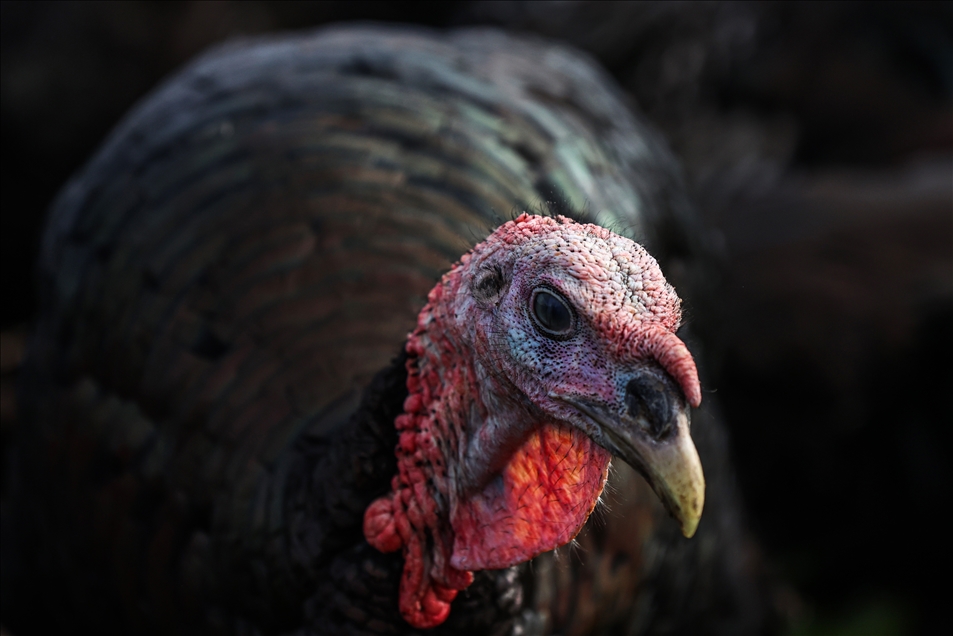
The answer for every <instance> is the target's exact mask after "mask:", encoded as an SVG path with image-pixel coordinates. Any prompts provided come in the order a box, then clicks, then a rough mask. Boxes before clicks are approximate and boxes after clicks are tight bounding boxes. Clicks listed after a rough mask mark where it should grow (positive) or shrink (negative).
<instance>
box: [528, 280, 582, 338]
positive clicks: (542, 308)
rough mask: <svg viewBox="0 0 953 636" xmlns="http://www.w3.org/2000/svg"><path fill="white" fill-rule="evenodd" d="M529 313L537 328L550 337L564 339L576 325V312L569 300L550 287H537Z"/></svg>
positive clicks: (531, 299)
mask: <svg viewBox="0 0 953 636" xmlns="http://www.w3.org/2000/svg"><path fill="white" fill-rule="evenodd" d="M529 314H530V316H531V317H532V319H533V324H534V325H535V326H536V329H537V330H538V331H539V332H540V333H541V334H543V335H544V336H546V337H548V338H553V339H555V340H563V339H565V338H568V337H569V336H570V335H572V332H573V331H574V330H575V327H576V314H575V312H574V311H573V309H572V305H570V304H569V301H568V300H566V298H565V297H564V296H563V295H562V294H560V293H559V292H557V291H555V290H553V289H550V288H549V287H537V288H536V289H534V290H533V293H532V295H531V296H530V299H529Z"/></svg>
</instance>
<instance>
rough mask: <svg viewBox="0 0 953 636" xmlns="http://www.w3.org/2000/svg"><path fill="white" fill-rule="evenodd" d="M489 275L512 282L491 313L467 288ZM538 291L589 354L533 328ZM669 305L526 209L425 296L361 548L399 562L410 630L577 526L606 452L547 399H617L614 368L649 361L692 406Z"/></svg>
mask: <svg viewBox="0 0 953 636" xmlns="http://www.w3.org/2000/svg"><path fill="white" fill-rule="evenodd" d="M493 268H496V269H495V270H494V269H493ZM487 271H501V272H508V273H510V277H509V279H508V284H507V285H506V287H505V289H503V290H502V291H501V293H500V298H499V299H497V300H496V301H495V304H492V303H491V304H488V303H486V302H484V303H483V304H482V305H481V303H480V301H478V300H475V298H474V296H475V294H474V293H473V291H472V290H471V288H470V285H471V284H472V282H473V281H474V280H475V279H477V278H478V277H479V276H481V275H482V274H484V273H485V272H487ZM541 284H542V285H545V286H548V287H550V288H554V289H559V290H560V293H563V294H564V295H565V296H566V298H567V299H569V300H570V302H572V303H573V306H575V307H577V308H578V310H579V312H580V314H584V315H583V316H582V317H581V318H580V322H582V320H585V327H584V328H583V327H580V333H582V334H583V335H582V336H580V337H579V338H578V340H579V341H580V342H582V343H583V346H584V348H580V345H579V344H578V343H577V344H573V343H569V344H566V345H560V344H558V343H555V342H553V341H552V340H551V339H547V338H544V337H542V336H540V335H539V334H538V333H537V332H536V331H534V330H533V328H532V327H531V325H530V324H529V320H528V318H527V315H526V310H525V305H526V300H525V299H526V298H527V297H528V294H530V293H531V291H532V288H533V286H537V287H538V286H539V285H541ZM679 306H680V301H679V299H678V297H677V296H676V295H675V292H674V290H673V289H672V288H671V286H670V285H668V283H667V282H665V279H664V278H663V277H662V274H661V271H660V270H659V268H658V265H657V263H656V262H655V260H654V259H652V257H651V256H649V255H648V253H647V252H645V250H644V249H642V248H641V247H640V246H638V245H637V244H635V243H634V242H632V241H630V240H628V239H625V238H622V237H619V236H617V235H615V234H612V233H611V232H609V231H608V230H606V229H604V228H601V227H598V226H594V225H582V224H576V223H573V222H572V221H570V220H568V219H564V218H562V217H558V218H557V219H552V218H548V217H539V216H530V215H527V214H524V215H522V216H520V217H519V218H517V219H515V220H514V221H511V222H509V223H506V224H505V225H503V226H501V227H500V228H498V229H497V230H496V231H495V232H494V233H493V234H492V235H491V236H490V237H488V238H487V240H486V241H484V242H483V243H481V244H480V245H478V246H476V247H475V248H474V249H473V250H472V251H471V252H470V253H469V254H467V255H464V257H463V258H461V260H460V262H459V263H458V264H457V265H455V266H454V267H453V269H452V270H451V271H450V272H449V273H448V274H447V275H445V276H444V277H443V279H442V280H441V282H440V283H439V284H438V285H437V286H436V287H435V288H434V289H433V290H432V291H431V292H430V295H429V297H428V303H427V305H426V306H425V307H424V308H423V310H422V311H421V312H420V315H419V317H418V323H417V328H416V329H415V330H414V332H413V333H412V334H411V335H410V336H409V338H408V341H407V353H408V354H409V357H408V361H407V369H408V372H409V375H408V379H407V388H408V392H409V396H408V398H407V400H406V401H405V403H404V413H403V414H402V415H400V416H399V417H398V418H397V420H396V422H395V426H396V428H397V430H398V432H399V435H400V438H399V443H398V446H397V449H396V451H395V452H396V455H397V465H398V473H397V475H395V476H394V478H393V480H392V482H391V488H392V491H391V492H390V493H389V494H388V495H386V496H385V497H381V498H380V499H377V500H376V501H374V502H373V503H372V504H371V505H370V506H369V507H368V508H367V511H366V513H365V516H364V535H365V537H366V539H367V541H368V543H370V544H371V545H372V546H374V547H375V548H377V549H378V550H381V551H382V552H393V551H396V550H397V549H401V548H402V549H403V551H404V573H403V577H402V579H401V585H400V611H401V614H402V615H403V617H404V618H405V620H407V622H408V623H410V624H411V625H413V626H414V627H417V628H428V627H434V626H436V625H439V624H440V623H442V622H443V621H444V620H446V618H447V615H448V614H449V612H450V603H451V601H452V600H453V599H454V597H455V596H456V594H457V592H458V591H459V590H462V589H465V588H466V587H467V586H468V585H469V584H470V583H471V582H472V580H473V574H472V572H473V571H474V570H480V569H498V568H505V567H509V566H511V565H515V564H517V563H521V562H523V561H526V560H529V559H531V558H533V557H535V556H536V555H538V554H541V553H542V552H546V551H548V550H552V549H554V548H556V547H558V546H560V545H563V544H565V543H567V542H569V541H570V540H571V539H572V538H573V537H574V536H575V535H576V534H577V533H578V532H579V530H580V529H581V528H582V526H583V524H584V523H585V522H586V519H587V518H588V516H589V514H590V512H591V511H592V509H593V507H594V506H595V504H596V502H597V501H598V498H599V495H600V494H601V492H602V488H603V486H604V484H605V480H606V475H607V470H608V465H609V460H610V455H609V453H608V452H607V451H606V450H604V449H603V448H602V447H600V446H599V445H597V444H596V443H595V442H593V441H592V440H591V438H590V437H589V436H588V435H587V434H586V433H585V432H584V431H582V430H580V429H579V428H577V427H576V426H573V425H570V424H569V423H568V422H567V421H566V419H565V418H564V417H561V415H562V413H563V411H562V409H563V408H564V405H562V404H561V403H559V404H557V403H556V402H554V401H553V399H552V396H553V395H554V394H556V393H559V392H560V391H563V390H565V389H566V388H567V387H569V388H570V389H573V390H574V391H588V392H589V393H590V394H592V395H594V396H598V397H601V398H603V399H605V400H611V399H612V398H613V397H614V393H615V392H617V391H619V390H623V389H620V388H619V386H617V385H618V382H615V381H614V378H615V377H616V376H615V375H613V374H614V373H615V369H616V368H617V367H619V368H622V367H625V366H626V365H631V364H634V363H636V362H638V361H644V360H654V361H655V362H656V363H658V364H659V365H661V366H662V368H664V369H665V370H666V371H667V372H668V373H669V374H670V375H671V376H672V377H673V378H674V379H675V380H676V382H678V383H679V385H680V386H681V387H682V390H683V391H684V393H685V396H686V398H687V400H688V402H689V403H690V404H692V405H693V406H698V404H699V403H700V401H701V390H700V387H699V384H698V374H697V371H696V369H695V364H694V361H693V360H692V358H691V354H690V353H689V352H688V349H687V348H686V347H685V345H684V344H683V343H682V342H681V340H679V339H678V338H677V337H676V336H675V334H674V332H675V330H676V329H677V327H678V324H679V321H680V317H681V314H680V308H679ZM570 345H571V346H570ZM573 347H575V348H573ZM614 382H615V383H614ZM615 397H616V398H617V397H618V396H615Z"/></svg>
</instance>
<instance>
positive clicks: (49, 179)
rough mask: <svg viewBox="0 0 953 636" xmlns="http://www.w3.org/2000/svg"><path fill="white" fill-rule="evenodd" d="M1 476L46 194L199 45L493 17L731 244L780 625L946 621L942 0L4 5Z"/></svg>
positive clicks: (952, 227)
mask: <svg viewBox="0 0 953 636" xmlns="http://www.w3.org/2000/svg"><path fill="white" fill-rule="evenodd" d="M0 7H2V9H0V11H2V13H0V29H2V33H0V35H2V38H0V42H2V61H0V71H2V76H0V77H2V100H0V110H2V168H0V170H2V188H0V195H2V230H0V242H2V250H0V256H2V292H0V293H2V302H0V322H2V329H3V342H2V347H3V351H2V353H3V355H2V358H3V360H2V366H3V373H4V375H3V388H2V391H3V396H2V397H3V404H2V406H3V409H2V411H3V413H2V415H3V427H2V439H3V457H4V462H3V473H4V479H3V492H4V494H6V491H7V487H8V484H9V480H8V479H7V475H6V473H7V471H8V466H9V462H8V460H7V457H8V454H9V451H10V447H11V444H10V442H11V440H12V438H13V435H14V432H15V430H16V425H17V424H16V417H15V399H14V391H13V383H14V382H15V378H16V366H17V364H18V360H19V359H20V356H21V355H22V353H21V352H22V344H23V335H24V334H25V333H27V332H28V330H29V324H30V320H31V319H32V316H33V313H34V311H35V305H34V301H35V299H34V295H33V287H32V286H33V261H34V259H35V255H36V251H37V244H38V240H39V234H40V228H41V226H42V222H43V218H44V215H45V211H46V209H47V207H48V205H49V203H50V201H51V200H52V198H53V197H54V195H55V194H56V192H57V191H58V190H59V189H60V188H61V187H62V185H63V184H64V182H65V181H66V180H67V179H68V178H69V176H70V175H71V174H72V173H73V172H74V171H76V170H77V169H78V168H79V167H80V166H81V165H82V163H83V162H84V161H85V160H86V159H87V158H88V157H89V156H90V155H91V154H92V153H93V152H94V151H95V149H96V147H97V145H98V144H99V143H100V142H101V141H102V139H103V137H104V136H105V135H106V134H107V133H108V132H109V130H110V129H111V128H112V127H113V126H114V125H115V123H116V122H117V120H118V119H119V118H120V117H121V116H122V115H123V113H124V112H125V111H126V110H127V109H129V107H130V106H131V105H132V104H133V103H135V101H136V100H138V99H140V98H141V97H142V96H143V95H145V94H146V93H147V92H148V91H149V90H150V89H151V88H152V87H154V86H155V85H156V83H157V82H159V81H160V80H161V79H162V78H163V77H165V76H167V75H168V74H170V73H172V72H174V71H175V70H176V69H177V68H178V67H179V66H181V65H182V64H183V63H185V62H186V61H188V60H189V59H190V58H192V57H193V56H194V55H196V54H197V53H199V52H201V51H202V50H204V49H205V48H206V47H208V46H209V45H211V44H214V43H216V42H220V41H223V40H226V39H228V38H231V37H236V36H241V35H250V34H258V33H265V32H272V31H278V30H285V29H301V28H308V27H311V26H316V25H320V24H325V23H328V22H333V21H338V20H377V21H397V22H407V23H416V24H423V25H429V26H435V27H451V26H462V25H472V24H492V25H502V26H506V27H508V28H511V29H514V30H524V31H534V32H537V33H541V34H544V35H547V36H549V37H553V38H557V39H561V40H564V41H568V42H570V43H572V44H574V45H576V46H578V47H580V48H583V49H585V50H587V51H589V52H590V53H591V54H593V55H594V56H596V57H597V58H598V59H599V60H600V61H601V62H602V63H603V64H604V65H605V66H606V67H607V68H608V69H609V71H610V72H611V73H612V74H613V75H614V76H615V78H616V80H617V81H618V82H619V83H620V84H621V86H622V87H623V89H624V90H625V91H626V92H628V93H629V95H630V96H631V97H632V100H633V102H634V103H636V104H638V106H639V107H640V108H641V109H642V110H643V112H645V113H646V114H647V115H648V117H649V119H651V120H652V121H653V122H654V123H655V124H656V125H657V126H659V127H660V128H661V129H662V130H663V131H664V132H665V133H666V134H667V136H668V138H669V140H670V142H671V144H672V147H673V149H674V150H675V152H676V153H677V154H678V155H679V156H680V157H681V158H682V161H683V163H684V167H685V174H686V180H687V182H688V184H689V187H690V189H691V191H692V195H693V197H694V200H695V202H696V204H697V206H698V209H699V212H700V213H701V215H702V217H703V219H704V220H705V223H706V225H707V227H708V228H709V230H708V231H709V232H710V236H709V237H708V238H709V239H710V242H711V243H712V245H714V246H715V249H716V251H717V252H718V253H719V257H720V259H721V262H722V265H723V275H722V276H721V284H720V286H719V287H718V289H717V290H716V294H717V295H718V298H719V303H718V306H719V310H720V312H721V313H720V315H716V316H710V317H706V320H708V321H709V323H710V324H714V325H715V326H716V328H717V332H718V333H719V334H720V336H721V345H720V346H719V347H716V348H715V349H714V352H715V355H714V360H710V361H709V365H710V366H711V368H712V370H713V373H712V376H713V381H712V383H711V386H709V387H707V388H708V390H710V391H714V392H716V393H717V395H718V396H719V397H720V398H721V400H722V403H723V406H724V410H725V414H726V419H727V421H728V424H729V427H730V429H731V433H732V445H733V451H734V455H735V460H736V465H737V467H738V473H739V481H740V486H741V488H742V491H743V493H744V495H745V499H746V503H747V507H748V512H749V516H750V519H751V523H752V525H753V527H754V528H755V530H756V532H757V534H758V535H759V537H760V540H761V543H762V545H763V548H764V552H765V554H766V556H767V560H768V562H769V564H770V567H771V569H772V570H773V571H774V573H775V574H776V575H777V576H778V577H779V578H780V579H781V580H783V581H785V582H786V584H787V586H788V587H787V588H786V589H785V591H782V593H781V594H780V595H779V600H778V603H779V606H780V607H781V609H782V612H783V613H784V614H785V615H786V616H787V617H788V618H789V620H790V622H791V631H792V632H793V633H805V634H807V633H810V634H821V633H826V634H876V633H880V634H901V633H939V631H941V630H942V627H941V626H942V625H948V624H949V620H945V619H946V616H947V612H948V611H949V610H948V606H949V599H948V594H947V593H948V585H944V584H943V583H942V581H944V580H945V579H947V578H948V573H949V572H950V571H951V567H953V559H951V550H950V543H951V541H950V539H948V538H947V534H948V533H949V527H948V525H947V523H946V520H945V519H944V516H943V513H944V512H946V511H947V510H948V509H949V508H950V504H951V500H953V496H951V495H953V463H951V461H950V455H951V452H953V440H951V437H953V435H951V428H953V407H951V403H953V400H951V394H953V377H951V376H953V373H951V369H953V4H950V3H916V2H906V3H902V4H901V3H897V4H893V3H890V4H884V3H836V2H834V3H823V4H813V3H785V2H781V3H764V4H746V3H710V4H709V3H692V2H688V3H671V4H669V3H632V4H622V3H578V2H563V3H559V4H558V5H548V6H543V5H540V4H537V3H523V4H520V3H508V2H503V3H492V4H479V3H470V2H439V3H422V4H400V3H355V2H328V3H296V2H275V3H263V2H243V3H238V2H181V3H169V2H123V3H78V2H76V3H55V2H32V3H21V2H3V3H2V4H0Z"/></svg>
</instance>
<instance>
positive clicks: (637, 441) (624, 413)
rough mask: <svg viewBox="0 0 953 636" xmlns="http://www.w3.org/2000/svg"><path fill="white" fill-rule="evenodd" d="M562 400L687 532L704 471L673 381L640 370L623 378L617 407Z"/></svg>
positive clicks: (700, 498)
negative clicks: (596, 431) (592, 423)
mask: <svg viewBox="0 0 953 636" xmlns="http://www.w3.org/2000/svg"><path fill="white" fill-rule="evenodd" d="M562 399H563V401H565V402H568V403H570V404H572V405H573V406H574V407H576V409H578V410H579V411H580V412H581V413H583V414H584V415H585V416H587V417H588V418H589V419H591V420H594V421H595V423H596V424H597V425H598V426H599V429H600V430H601V433H602V439H601V440H597V441H598V442H599V443H600V444H601V445H602V446H603V447H604V448H605V449H606V450H608V451H609V452H611V453H612V454H613V455H614V456H616V457H619V458H621V459H623V460H624V461H625V462H626V463H628V464H629V465H630V466H632V467H633V468H635V469H636V470H638V471H639V472H640V473H642V475H643V476H645V478H646V479H647V480H648V482H649V483H650V484H651V485H652V488H653V489H654V490H655V493H656V494H657V495H658V497H659V499H661V501H662V503H663V504H664V505H665V507H666V508H667V509H668V511H669V512H670V513H671V514H672V516H673V517H675V518H676V519H677V520H678V522H679V523H680V524H681V527H682V534H684V535H685V536H686V537H691V536H693V535H694V534H695V530H696V529H697V528H698V522H699V520H700V519H701V514H702V508H703V507H704V504H705V476H704V474H703V473H702V465H701V460H700V459H699V458H698V451H697V450H695V444H694V443H693V442H692V438H691V434H690V433H689V424H690V412H689V407H688V404H687V403H686V401H685V398H684V397H683V396H682V394H681V391H679V390H678V389H677V388H675V385H674V383H672V382H671V380H669V379H668V378H667V377H663V376H662V374H660V373H658V372H657V371H655V370H652V369H646V370H644V371H641V372H639V373H638V374H637V375H636V376H635V377H634V378H633V379H632V380H631V381H630V382H629V383H628V385H627V387H626V396H625V405H624V406H623V407H621V408H613V407H611V406H603V405H599V404H596V403H594V402H592V401H590V400H586V399H582V398H570V397H569V396H564V397H562ZM620 412H621V415H620V414H619V413H620Z"/></svg>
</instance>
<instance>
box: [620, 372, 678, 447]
mask: <svg viewBox="0 0 953 636" xmlns="http://www.w3.org/2000/svg"><path fill="white" fill-rule="evenodd" d="M625 405H626V408H627V409H628V410H629V415H630V416H631V417H633V418H636V419H637V418H639V417H642V418H644V419H645V420H646V421H647V422H648V425H649V434H650V435H651V436H652V437H654V438H655V439H661V438H663V437H665V436H666V435H668V433H669V431H671V430H672V428H673V427H674V426H675V413H674V409H673V408H672V400H671V393H670V389H669V387H668V386H666V384H665V382H663V381H661V380H660V379H658V378H655V377H653V376H652V375H648V374H646V375H639V376H636V377H635V378H633V379H632V380H631V381H629V383H628V384H627V385H626V387H625Z"/></svg>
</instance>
